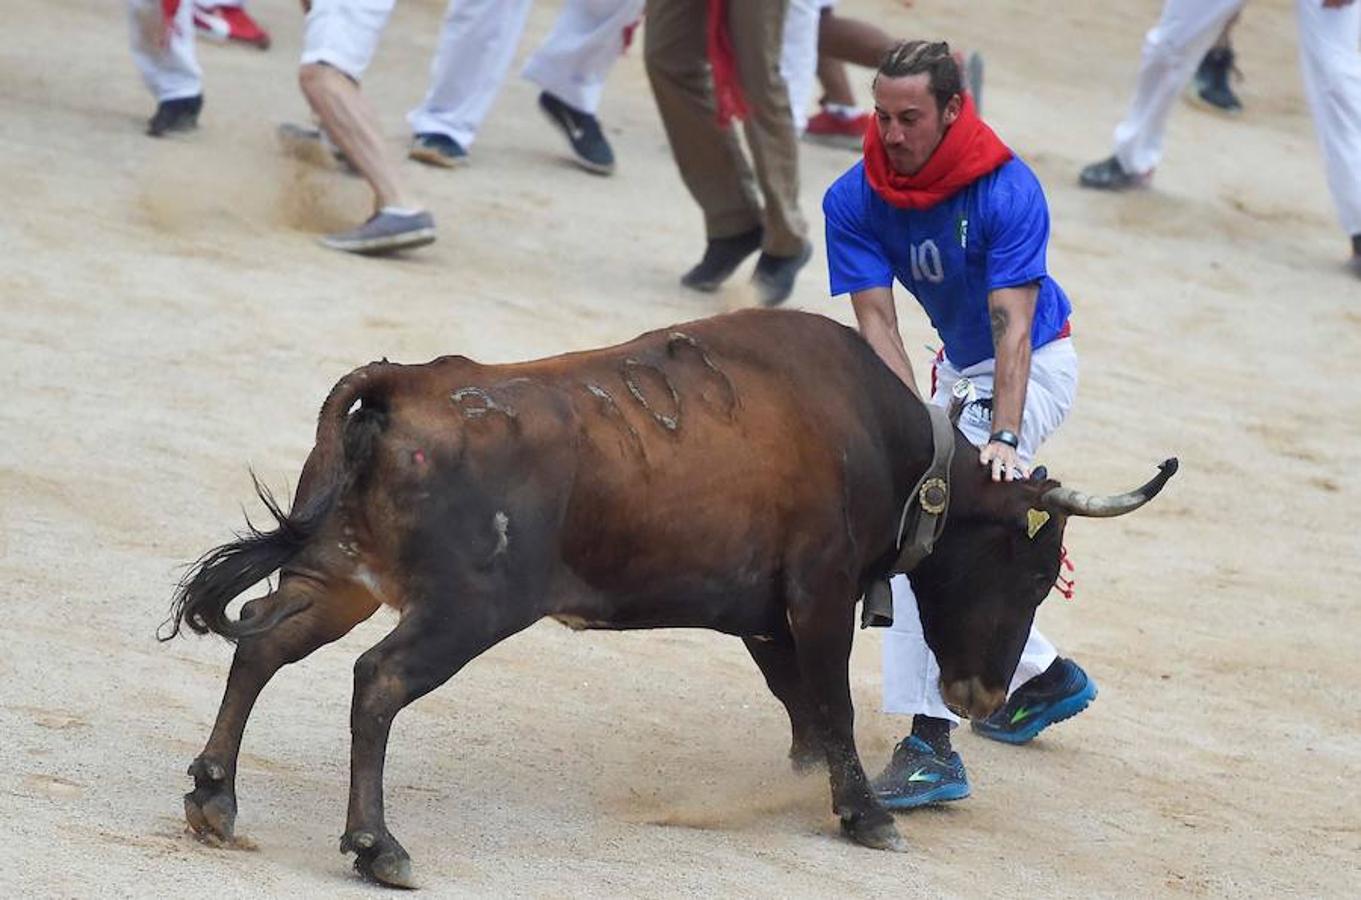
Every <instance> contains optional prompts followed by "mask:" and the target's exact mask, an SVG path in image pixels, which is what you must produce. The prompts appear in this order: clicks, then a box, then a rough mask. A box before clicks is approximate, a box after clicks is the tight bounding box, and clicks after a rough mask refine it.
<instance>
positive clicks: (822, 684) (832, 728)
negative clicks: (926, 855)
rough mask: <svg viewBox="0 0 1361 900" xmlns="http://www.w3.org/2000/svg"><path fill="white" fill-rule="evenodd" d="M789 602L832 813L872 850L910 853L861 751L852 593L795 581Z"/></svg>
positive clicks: (791, 622) (847, 833)
mask: <svg viewBox="0 0 1361 900" xmlns="http://www.w3.org/2000/svg"><path fill="white" fill-rule="evenodd" d="M788 602H789V625H790V630H791V631H792V632H793V634H794V646H795V648H796V651H797V653H798V660H799V670H800V671H801V672H802V673H803V684H804V686H805V688H806V690H807V693H808V699H809V701H810V702H811V704H812V707H813V714H814V721H815V722H816V723H817V727H818V733H819V735H820V736H821V738H822V744H823V746H824V748H825V749H826V752H827V768H828V771H829V772H830V774H831V781H832V809H833V810H834V811H835V812H836V813H837V815H839V816H840V817H841V830H842V831H843V832H845V833H846V835H847V836H848V837H850V838H851V839H852V840H854V841H855V842H857V843H859V844H863V845H865V846H866V847H872V848H874V849H876V850H904V849H906V846H907V845H906V842H904V841H903V838H902V835H901V834H899V833H898V827H897V826H896V825H894V823H893V816H892V815H891V814H890V813H889V811H888V810H886V809H884V807H883V804H881V803H880V802H879V799H878V798H877V797H876V796H875V795H874V792H873V790H871V788H870V784H869V779H868V778H866V777H865V768H864V766H862V765H861V764H860V754H859V752H857V750H856V748H855V710H854V708H853V707H852V705H851V683H850V671H849V670H850V657H851V639H852V637H853V635H854V633H855V625H854V621H853V619H854V609H855V605H854V602H853V600H852V595H851V592H850V591H849V590H847V591H841V590H839V589H832V590H824V591H822V592H819V593H813V592H811V591H809V590H808V589H807V588H806V587H804V586H801V585H799V584H798V583H797V581H794V580H791V586H790V589H789V597H788Z"/></svg>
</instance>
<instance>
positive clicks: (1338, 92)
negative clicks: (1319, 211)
mask: <svg viewBox="0 0 1361 900" xmlns="http://www.w3.org/2000/svg"><path fill="white" fill-rule="evenodd" d="M1297 2H1298V4H1299V22H1300V68H1301V69H1302V70H1303V71H1304V95H1305V96H1306V97H1307V98H1308V99H1309V109H1310V110H1311V111H1312V112H1313V114H1314V129H1315V130H1316V131H1317V132H1318V140H1319V144H1320V145H1321V146H1322V148H1323V162H1324V165H1325V167H1326V169H1327V174H1328V188H1329V190H1331V191H1332V194H1333V202H1334V203H1335V204H1336V205H1337V212H1338V217H1339V218H1340V219H1341V220H1342V227H1343V228H1344V229H1346V231H1347V234H1349V235H1358V234H1361V5H1358V4H1357V3H1352V4H1351V5H1349V6H1342V7H1336V8H1325V7H1324V6H1323V4H1322V3H1321V2H1319V0H1297Z"/></svg>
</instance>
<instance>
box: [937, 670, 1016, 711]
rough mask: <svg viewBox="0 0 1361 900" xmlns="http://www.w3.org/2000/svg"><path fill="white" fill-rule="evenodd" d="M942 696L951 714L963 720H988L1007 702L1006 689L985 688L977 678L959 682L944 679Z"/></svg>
mask: <svg viewBox="0 0 1361 900" xmlns="http://www.w3.org/2000/svg"><path fill="white" fill-rule="evenodd" d="M940 694H941V696H942V697H944V698H945V705H946V706H947V707H949V709H950V712H952V713H954V714H955V715H957V716H959V717H960V718H963V719H974V720H979V719H986V718H987V717H988V716H990V715H992V714H993V713H995V712H997V710H999V709H1001V708H1002V704H1003V703H1006V702H1007V692H1006V689H1005V688H989V687H984V685H983V682H982V681H980V680H979V679H978V678H977V677H974V678H969V679H967V680H959V681H946V680H945V679H943V678H942V679H941V682H940Z"/></svg>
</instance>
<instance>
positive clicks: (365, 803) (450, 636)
mask: <svg viewBox="0 0 1361 900" xmlns="http://www.w3.org/2000/svg"><path fill="white" fill-rule="evenodd" d="M520 607H521V608H519V609H516V608H515V605H514V604H510V603H506V602H504V600H503V599H502V598H500V597H496V598H487V597H479V598H477V599H468V600H465V601H463V602H460V603H459V605H458V608H457V609H456V610H454V609H449V608H448V607H437V606H436V607H431V606H427V607H421V606H419V605H417V604H415V603H408V605H407V607H406V608H405V609H404V610H403V614H402V620H401V622H400V623H399V624H398V625H397V627H396V628H394V629H393V630H392V632H391V633H390V634H388V636H387V637H385V638H383V640H381V641H379V642H378V643H377V644H375V645H374V646H373V647H372V648H371V649H369V650H368V651H366V652H365V653H364V655H363V656H361V657H359V659H358V660H357V661H356V662H355V664H354V700H353V702H352V705H351V708H350V737H351V742H352V743H351V747H350V808H349V814H348V816H347V818H346V824H345V834H344V836H342V837H341V839H340V852H341V853H350V852H353V853H354V854H355V861H354V866H355V868H356V869H357V870H358V871H359V872H360V873H361V874H363V875H364V876H366V877H368V878H371V879H373V880H375V881H379V882H382V883H384V884H390V885H393V886H395V887H411V886H412V879H411V857H410V856H408V854H407V852H406V850H405V849H403V847H402V845H401V844H399V843H398V842H397V839H396V838H395V837H393V836H392V833H391V832H389V831H388V829H387V823H386V818H385V815H384V809H383V765H384V762H385V760H386V757H387V742H388V734H389V732H390V730H391V728H392V720H393V718H394V717H395V716H396V715H397V713H398V712H400V711H401V709H402V708H403V707H404V706H406V705H407V704H409V703H411V702H412V701H413V700H416V699H417V698H419V697H422V696H424V695H425V694H427V693H429V692H430V691H433V690H434V689H435V688H437V687H439V686H440V685H441V684H443V683H444V682H446V681H448V680H449V679H450V678H452V677H453V676H454V674H455V673H456V672H458V670H459V669H461V668H463V667H464V666H465V665H466V664H467V663H468V662H469V661H471V660H472V659H473V658H474V657H476V656H478V655H479V654H480V653H482V652H483V651H484V650H486V649H487V648H489V647H491V646H493V645H494V644H496V643H498V642H500V641H502V640H504V639H505V638H507V637H510V636H511V635H512V634H514V633H515V632H517V631H520V630H521V629H523V628H526V627H528V626H529V625H531V624H533V622H534V621H535V620H536V619H538V618H539V617H540V613H539V612H538V611H536V610H531V609H529V608H528V607H529V604H521V605H520Z"/></svg>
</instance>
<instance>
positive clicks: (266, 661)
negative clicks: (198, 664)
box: [184, 580, 378, 841]
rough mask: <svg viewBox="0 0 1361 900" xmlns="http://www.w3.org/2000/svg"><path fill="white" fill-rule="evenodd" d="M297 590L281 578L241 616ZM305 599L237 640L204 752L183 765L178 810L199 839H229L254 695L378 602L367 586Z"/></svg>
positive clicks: (285, 598) (250, 615) (267, 607)
mask: <svg viewBox="0 0 1361 900" xmlns="http://www.w3.org/2000/svg"><path fill="white" fill-rule="evenodd" d="M296 590H297V588H296V587H295V586H294V585H292V584H290V583H289V582H288V580H285V581H284V582H283V583H282V584H281V585H280V587H279V590H278V591H275V592H274V593H272V594H270V595H268V596H266V597H261V598H260V599H258V600H252V601H250V602H249V603H247V604H246V605H245V606H244V607H243V608H242V610H241V618H242V619H243V620H247V619H251V618H254V617H256V616H262V615H267V614H268V613H269V612H271V611H272V610H273V609H274V607H275V606H276V605H278V604H281V603H288V602H290V601H292V600H296V594H295V593H293V592H294V591H296ZM309 599H311V600H312V604H311V605H310V606H308V607H307V608H306V609H304V610H303V611H302V612H299V613H297V614H295V615H293V616H291V617H289V618H287V619H285V620H284V621H282V622H280V623H279V624H278V625H276V626H275V627H274V628H272V629H270V630H269V631H266V632H264V633H262V634H258V635H255V636H253V637H246V638H242V639H241V640H240V641H239V642H238V643H237V645H236V655H235V656H233V657H232V668H231V673H230V674H229V675H228V676H227V689H226V692H225V693H224V694H223V695H222V705H221V706H220V707H219V708H218V711H217V721H216V722H215V723H214V724H213V732H212V734H211V735H209V737H208V743H207V745H206V746H205V747H204V748H203V752H202V753H200V754H199V755H198V758H196V759H195V760H194V761H193V762H192V763H191V764H190V766H189V774H190V775H192V776H193V778H194V789H193V790H192V791H190V792H189V793H187V794H185V795H184V816H185V818H186V819H187V820H188V821H189V825H190V827H192V828H193V829H194V831H195V832H196V833H197V834H198V835H199V836H201V837H203V838H207V839H216V840H222V841H230V840H231V839H232V837H233V832H234V829H235V825H236V760H237V756H238V755H239V753H240V751H241V736H242V734H244V733H245V730H246V720H247V719H249V718H250V713H251V709H252V708H254V706H255V701H256V698H258V697H259V696H260V692H261V691H262V690H264V687H265V685H266V684H268V683H269V680H270V678H272V677H273V676H274V673H275V672H277V671H279V669H281V668H282V667H284V666H286V665H288V664H289V663H292V662H297V661H298V660H300V659H302V658H303V657H305V656H307V655H308V654H310V653H311V652H312V651H314V650H316V649H317V648H318V647H321V646H323V645H325V644H329V643H331V642H332V641H335V640H338V639H339V638H341V637H344V636H345V635H346V634H348V633H349V631H350V630H351V629H352V628H354V626H356V625H358V624H359V623H360V622H362V621H364V620H365V619H367V618H368V617H369V616H371V615H373V612H374V610H376V609H377V608H378V601H377V600H374V599H373V598H372V596H371V595H369V594H368V593H367V592H359V591H349V592H341V593H322V592H321V591H315V592H311V591H309Z"/></svg>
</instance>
